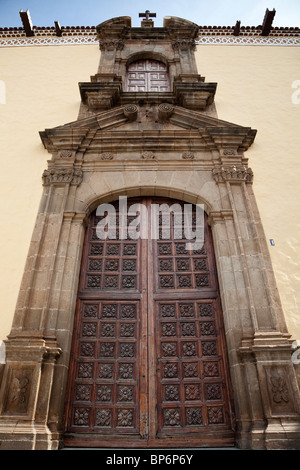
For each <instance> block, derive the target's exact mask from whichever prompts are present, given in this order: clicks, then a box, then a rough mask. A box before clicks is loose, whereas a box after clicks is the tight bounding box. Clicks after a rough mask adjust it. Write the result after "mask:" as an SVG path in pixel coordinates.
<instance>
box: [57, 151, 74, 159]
mask: <svg viewBox="0 0 300 470" xmlns="http://www.w3.org/2000/svg"><path fill="white" fill-rule="evenodd" d="M72 157H73V152H72V151H71V150H63V151H62V152H60V154H59V158H72Z"/></svg>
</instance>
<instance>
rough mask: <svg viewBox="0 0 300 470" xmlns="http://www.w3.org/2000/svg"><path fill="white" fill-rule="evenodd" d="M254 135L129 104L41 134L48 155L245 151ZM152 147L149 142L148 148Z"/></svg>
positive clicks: (190, 115) (164, 108) (191, 114)
mask: <svg viewBox="0 0 300 470" xmlns="http://www.w3.org/2000/svg"><path fill="white" fill-rule="evenodd" d="M255 135H256V131H255V130H252V129H251V128H249V127H243V126H239V125H236V124H233V123H230V122H227V121H222V120H220V119H218V118H216V117H212V116H209V115H208V114H204V113H200V112H195V111H191V110H188V109H185V108H182V107H180V106H174V105H173V104H171V103H155V102H153V103H151V104H143V103H140V104H127V105H124V106H119V107H116V108H113V109H111V110H108V111H103V112H101V113H96V114H94V115H92V116H90V117H86V118H84V119H79V120H77V121H74V122H71V123H68V124H65V125H63V126H59V127H55V128H52V129H46V130H45V131H43V132H40V136H41V139H42V142H43V144H44V146H45V148H46V149H47V150H48V151H49V152H50V153H54V152H58V151H65V150H69V151H72V152H74V151H75V152H76V151H81V152H86V151H93V150H94V148H96V147H97V149H98V147H101V151H109V150H110V149H111V148H112V147H113V148H116V149H117V150H116V151H122V152H131V151H135V150H137V149H140V148H146V147H147V146H148V144H149V145H150V144H151V145H150V146H151V149H152V150H157V149H160V150H161V149H164V150H166V151H170V150H171V149H174V148H175V147H176V146H180V148H181V149H182V150H187V149H189V148H191V146H192V147H193V148H194V150H195V149H198V150H199V149H201V150H219V151H221V150H222V149H223V150H224V149H231V150H232V149H235V150H236V151H239V152H241V151H242V152H243V151H245V150H247V149H248V147H249V146H250V145H251V144H252V143H253V141H254V138H255ZM147 143H148V144H147Z"/></svg>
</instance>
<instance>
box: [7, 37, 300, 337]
mask: <svg viewBox="0 0 300 470" xmlns="http://www.w3.org/2000/svg"><path fill="white" fill-rule="evenodd" d="M196 57H197V63H198V70H199V73H200V74H201V75H203V76H205V77H206V81H212V82H215V81H216V82H218V87H217V94H216V100H215V102H216V106H217V111H218V115H219V118H220V119H224V120H228V121H231V122H234V123H236V124H240V125H243V126H249V127H252V128H255V129H257V130H258V134H257V137H256V139H255V143H254V145H253V146H252V147H251V148H250V150H249V151H248V152H247V154H246V155H247V156H248V157H249V160H250V161H249V165H250V166H251V168H252V169H253V171H254V174H255V182H254V190H255V194H256V197H257V202H258V206H259V210H260V213H261V217H262V221H263V224H264V228H265V232H266V237H267V239H270V238H273V239H274V240H275V246H274V247H270V253H271V257H272V261H273V267H274V270H275V274H276V279H277V282H278V288H279V292H280V295H281V299H282V303H283V308H284V311H285V314H286V318H287V322H288V326H289V329H290V332H291V333H292V334H293V336H294V338H295V339H300V308H299V307H300V283H299V280H300V269H299V268H300V233H299V227H300V220H299V218H300V216H299V214H300V197H299V196H300V190H299V184H298V181H299V180H300V169H299V165H298V154H299V152H300V150H299V149H300V133H299V122H300V104H299V105H296V104H293V103H292V93H293V92H294V91H295V90H294V89H292V83H293V82H294V81H295V80H297V79H298V80H300V70H299V65H298V64H299V63H300V61H299V59H300V47H274V46H271V47H262V46H244V47H242V46H208V45H203V46H198V48H197V53H196ZM98 63H99V47H98V46H97V45H95V46H94V45H86V46H84V45H78V46H56V47H55V46H35V47H8V48H1V49H0V83H2V82H1V81H3V82H4V83H5V87H6V100H5V101H6V103H5V104H1V102H2V101H1V99H0V158H1V172H0V196H1V202H2V207H1V219H0V220H1V222H0V224H1V225H0V228H1V234H0V237H1V238H0V239H1V245H0V259H1V265H0V266H1V267H0V340H2V339H5V337H6V336H7V335H8V334H9V332H10V328H11V322H12V319H13V315H14V308H15V304H16V300H17V295H18V291H19V287H20V282H21V277H22V274H23V269H24V264H25V260H26V256H27V251H28V247H29V243H30V238H31V234H32V230H33V226H34V223H35V217H36V213H37V210H38V206H39V202H40V197H41V194H42V184H41V175H42V173H43V170H44V169H45V168H46V167H47V159H48V158H49V154H48V153H47V152H46V150H45V149H44V147H43V146H42V143H41V140H40V137H39V131H42V130H44V129H45V128H52V127H55V126H58V125H61V124H65V123H67V122H70V121H74V120H76V118H77V114H78V110H79V105H80V94H79V89H78V82H80V81H90V76H91V75H94V74H95V73H96V72H97V68H98ZM0 91H1V90H0ZM299 96H300V95H299Z"/></svg>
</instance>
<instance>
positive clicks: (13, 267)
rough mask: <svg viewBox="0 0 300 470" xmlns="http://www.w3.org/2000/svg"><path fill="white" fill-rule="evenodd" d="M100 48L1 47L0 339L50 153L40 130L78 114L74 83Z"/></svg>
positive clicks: (90, 68)
mask: <svg viewBox="0 0 300 470" xmlns="http://www.w3.org/2000/svg"><path fill="white" fill-rule="evenodd" d="M98 64H99V47H98V46H97V45H95V46H94V45H79V46H57V47H52V46H46V47H44V46H37V47H8V48H1V49H0V80H2V81H4V83H5V85H6V86H5V88H6V100H5V101H6V104H0V159H1V171H0V198H1V199H0V200H1V202H2V207H1V217H0V240H1V244H0V260H1V262H0V340H2V339H5V337H6V336H7V335H8V334H9V332H10V328H11V323H12V319H13V315H14V310H15V304H16V300H17V295H18V291H19V287H20V283H21V278H22V274H23V270H24V265H25V260H26V256H27V252H28V248H29V243H30V239H31V235H32V231H33V227H34V224H35V218H36V214H37V211H38V207H39V203H40V198H41V194H42V173H43V171H44V170H45V169H46V168H47V160H48V159H49V158H50V155H49V153H48V152H47V151H46V150H45V149H44V147H43V145H42V141H41V139H40V136H39V131H43V130H44V129H46V128H52V127H56V126H58V125H62V124H65V123H67V122H70V121H75V120H76V119H77V116H78V111H79V105H80V94H79V88H78V82H80V81H83V82H85V81H87V82H88V81H90V76H91V75H94V74H95V73H96V72H97V68H98Z"/></svg>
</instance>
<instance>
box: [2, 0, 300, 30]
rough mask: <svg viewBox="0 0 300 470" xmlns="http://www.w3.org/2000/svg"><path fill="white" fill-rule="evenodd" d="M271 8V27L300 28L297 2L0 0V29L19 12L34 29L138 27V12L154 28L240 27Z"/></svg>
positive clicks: (13, 23) (14, 23) (260, 18)
mask: <svg viewBox="0 0 300 470" xmlns="http://www.w3.org/2000/svg"><path fill="white" fill-rule="evenodd" d="M267 8H268V9H269V10H272V9H273V8H275V10H276V15H275V19H274V22H273V25H274V26H299V27H300V1H299V0H240V1H238V0H209V1H207V0H172V1H171V0H158V1H156V0H151V1H149V0H147V1H144V0H126V1H124V0H0V27H12V26H22V23H21V20H20V15H19V11H20V10H21V9H22V10H23V11H25V10H27V9H28V10H29V11H30V15H31V19H32V23H33V25H35V26H54V21H55V20H58V21H59V23H60V24H61V26H96V25H97V24H99V23H101V22H102V21H105V20H107V19H109V18H112V17H115V16H123V15H124V16H130V17H131V18H132V25H133V26H140V21H141V20H140V19H139V17H138V14H139V12H144V11H145V10H148V9H150V10H151V12H155V13H156V14H157V18H156V20H155V25H156V26H162V23H163V17H164V16H178V17H181V18H186V19H188V20H190V21H193V22H195V23H197V24H198V25H200V26H204V25H206V26H209V25H211V26H233V25H234V24H235V23H236V21H237V20H240V21H241V23H242V25H244V26H257V25H259V24H262V21H263V18H264V14H265V11H266V9H267Z"/></svg>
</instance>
